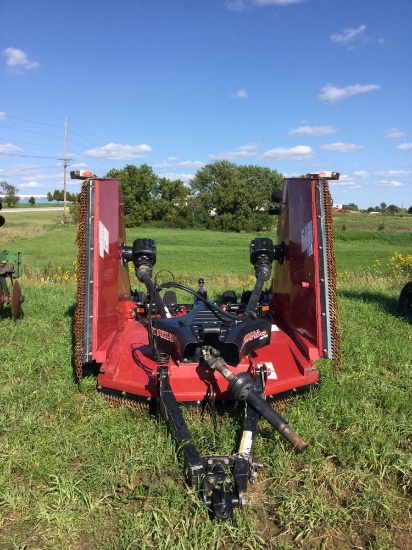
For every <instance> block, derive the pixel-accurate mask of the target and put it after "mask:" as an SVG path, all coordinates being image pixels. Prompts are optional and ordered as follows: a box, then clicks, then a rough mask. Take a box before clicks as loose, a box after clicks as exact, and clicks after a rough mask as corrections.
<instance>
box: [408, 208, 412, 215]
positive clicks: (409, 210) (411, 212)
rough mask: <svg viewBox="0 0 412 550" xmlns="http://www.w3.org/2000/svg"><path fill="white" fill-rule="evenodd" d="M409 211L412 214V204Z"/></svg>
mask: <svg viewBox="0 0 412 550" xmlns="http://www.w3.org/2000/svg"><path fill="white" fill-rule="evenodd" d="M408 212H409V214H412V206H410V207H409V208H408Z"/></svg>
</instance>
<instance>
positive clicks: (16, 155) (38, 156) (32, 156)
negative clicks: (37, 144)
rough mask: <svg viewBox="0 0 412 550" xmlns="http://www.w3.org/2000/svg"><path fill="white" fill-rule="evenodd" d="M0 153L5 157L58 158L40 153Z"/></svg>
mask: <svg viewBox="0 0 412 550" xmlns="http://www.w3.org/2000/svg"><path fill="white" fill-rule="evenodd" d="M0 155H3V156H5V157H23V158H34V159H54V160H59V159H58V158H57V157H44V156H41V155H21V154H19V153H3V152H1V151H0Z"/></svg>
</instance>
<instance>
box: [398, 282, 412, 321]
mask: <svg viewBox="0 0 412 550" xmlns="http://www.w3.org/2000/svg"><path fill="white" fill-rule="evenodd" d="M399 313H400V314H401V315H402V317H404V318H405V319H406V320H407V321H408V323H412V281H411V282H410V283H406V285H405V286H404V287H403V289H402V292H401V295H400V296H399Z"/></svg>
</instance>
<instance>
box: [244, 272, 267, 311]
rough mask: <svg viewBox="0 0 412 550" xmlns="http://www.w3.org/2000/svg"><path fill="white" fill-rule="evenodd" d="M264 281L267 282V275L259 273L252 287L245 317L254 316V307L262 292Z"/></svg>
mask: <svg viewBox="0 0 412 550" xmlns="http://www.w3.org/2000/svg"><path fill="white" fill-rule="evenodd" d="M266 281H267V274H266V273H265V272H263V271H262V272H260V273H259V275H258V276H257V279H256V283H255V286H254V287H253V291H252V294H251V295H250V298H249V301H248V304H247V307H246V311H245V315H246V316H250V315H254V313H255V310H256V306H257V305H258V303H259V299H260V295H261V293H262V290H263V285H264V284H265V282H266Z"/></svg>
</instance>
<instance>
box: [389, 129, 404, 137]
mask: <svg viewBox="0 0 412 550" xmlns="http://www.w3.org/2000/svg"><path fill="white" fill-rule="evenodd" d="M404 136H406V133H405V132H402V130H399V128H391V129H390V130H386V132H385V137H386V138H397V137H404Z"/></svg>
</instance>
